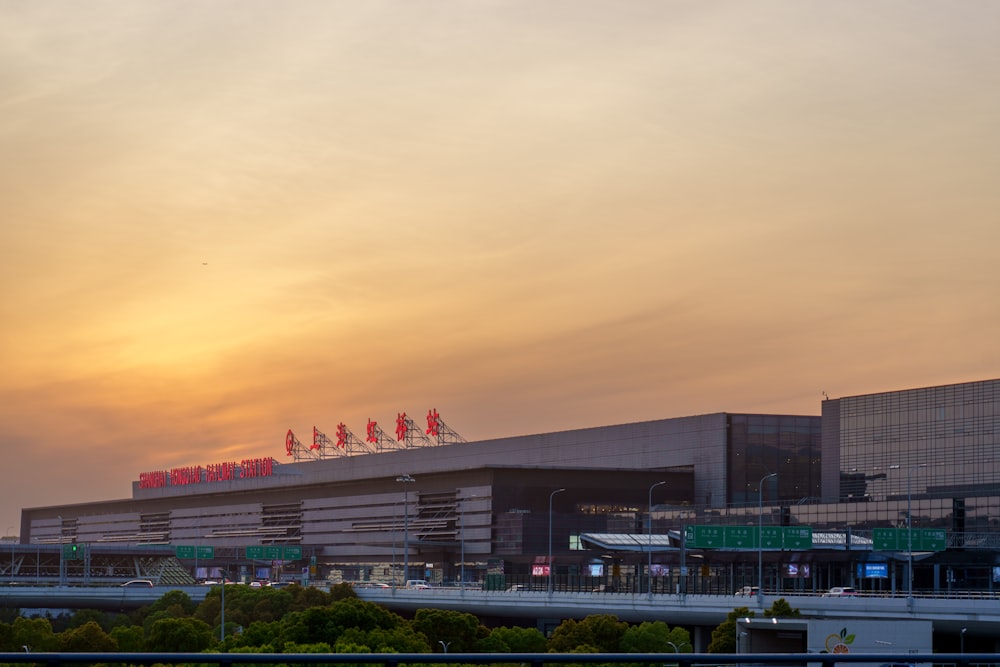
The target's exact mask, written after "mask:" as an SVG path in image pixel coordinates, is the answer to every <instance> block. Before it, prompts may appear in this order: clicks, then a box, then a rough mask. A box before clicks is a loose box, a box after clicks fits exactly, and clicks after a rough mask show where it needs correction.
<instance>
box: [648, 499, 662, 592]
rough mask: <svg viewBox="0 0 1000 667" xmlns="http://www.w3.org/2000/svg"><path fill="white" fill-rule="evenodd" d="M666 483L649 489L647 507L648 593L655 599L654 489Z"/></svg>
mask: <svg viewBox="0 0 1000 667" xmlns="http://www.w3.org/2000/svg"><path fill="white" fill-rule="evenodd" d="M666 483H667V482H666V481H665V480H664V481H659V482H656V483H655V484H653V485H652V486H650V487H649V502H648V503H647V505H646V507H647V509H648V513H647V515H648V516H647V521H646V551H647V560H646V592H647V593H648V594H649V597H653V489H655V488H656V487H658V486H662V485H664V484H666Z"/></svg>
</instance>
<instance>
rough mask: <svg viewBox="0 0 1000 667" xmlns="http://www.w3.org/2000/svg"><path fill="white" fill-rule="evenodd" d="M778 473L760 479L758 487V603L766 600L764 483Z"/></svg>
mask: <svg viewBox="0 0 1000 667" xmlns="http://www.w3.org/2000/svg"><path fill="white" fill-rule="evenodd" d="M777 476H778V473H776V472H772V473H771V474H770V475H764V476H763V477H761V478H760V483H759V484H758V485H757V501H758V509H757V603H758V604H760V603H761V602H762V601H763V599H764V540H763V537H764V535H763V533H764V482H765V481H766V480H768V479H771V478H772V477H777Z"/></svg>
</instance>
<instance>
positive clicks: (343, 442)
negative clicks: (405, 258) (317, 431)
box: [337, 422, 347, 449]
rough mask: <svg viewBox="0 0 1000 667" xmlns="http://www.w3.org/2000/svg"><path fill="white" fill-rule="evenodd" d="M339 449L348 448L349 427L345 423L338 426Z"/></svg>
mask: <svg viewBox="0 0 1000 667" xmlns="http://www.w3.org/2000/svg"><path fill="white" fill-rule="evenodd" d="M337 447H339V448H340V449H346V448H347V426H345V425H344V422H340V423H339V424H337Z"/></svg>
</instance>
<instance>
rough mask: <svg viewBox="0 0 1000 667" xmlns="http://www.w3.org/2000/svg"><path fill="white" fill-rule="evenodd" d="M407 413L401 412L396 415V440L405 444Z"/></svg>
mask: <svg viewBox="0 0 1000 667" xmlns="http://www.w3.org/2000/svg"><path fill="white" fill-rule="evenodd" d="M406 422H407V419H406V413H405V412H400V413H398V414H397V415H396V440H398V441H400V442H403V441H404V440H405V439H406V431H407V427H406Z"/></svg>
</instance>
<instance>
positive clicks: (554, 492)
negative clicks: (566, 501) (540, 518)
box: [549, 489, 566, 595]
mask: <svg viewBox="0 0 1000 667" xmlns="http://www.w3.org/2000/svg"><path fill="white" fill-rule="evenodd" d="M565 490H566V489H556V490H555V491H553V492H552V493H550V494H549V594H550V595H551V594H552V578H553V577H554V576H555V573H556V569H555V568H554V567H552V499H553V498H554V497H555V495H556V494H557V493H562V492H563V491H565Z"/></svg>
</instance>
